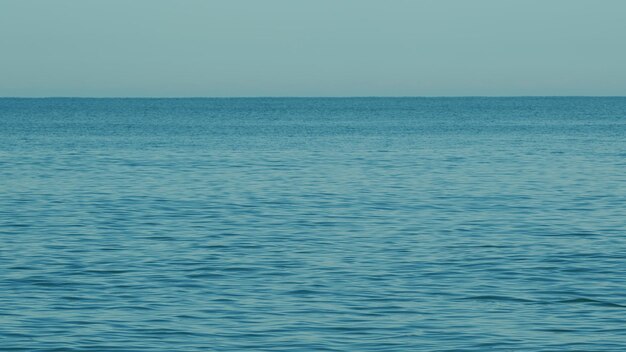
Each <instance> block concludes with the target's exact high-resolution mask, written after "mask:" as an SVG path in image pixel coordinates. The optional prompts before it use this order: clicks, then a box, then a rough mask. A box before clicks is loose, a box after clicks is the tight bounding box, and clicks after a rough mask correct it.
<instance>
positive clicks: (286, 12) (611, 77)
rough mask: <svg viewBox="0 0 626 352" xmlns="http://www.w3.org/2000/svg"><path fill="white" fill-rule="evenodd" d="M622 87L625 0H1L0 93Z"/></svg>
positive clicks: (477, 92) (379, 92)
mask: <svg viewBox="0 0 626 352" xmlns="http://www.w3.org/2000/svg"><path fill="white" fill-rule="evenodd" d="M518 95H524V96H526V95H626V1H624V0H54V1H52V0H0V96H11V97H22V96H23V97H48V96H55V97H56V96H80V97H88V96H92V97H186V96H192V97H224V96H518Z"/></svg>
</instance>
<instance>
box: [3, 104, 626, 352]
mask: <svg viewBox="0 0 626 352" xmlns="http://www.w3.org/2000/svg"><path fill="white" fill-rule="evenodd" d="M0 350H1V351H7V352H8V351H29V352H30V351H38V352H52V351H59V352H60V351H69V352H72V351H105V352H106V351H124V352H127V351H128V352H131V351H185V352H186V351H190V352H191V351H203V352H204V351H351V352H367V351H403V352H405V351H586V352H587V351H626V98H620V97H511V98H507V97H502V98H487V97H467V98H197V99H196V98H193V99H191V98H190V99H78V98H46V99H13V98H3V99H0Z"/></svg>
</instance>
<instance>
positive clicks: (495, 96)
mask: <svg viewBox="0 0 626 352" xmlns="http://www.w3.org/2000/svg"><path fill="white" fill-rule="evenodd" d="M406 98H409V99H410V98H422V99H437V98H626V95H346V96H323V95H320V96H314V95H311V96H308V95H302V96H295V95H294V96H281V95H267V96H263V95H259V96H254V95H250V96H247V95H242V96H236V95H233V96H0V99H406Z"/></svg>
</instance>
